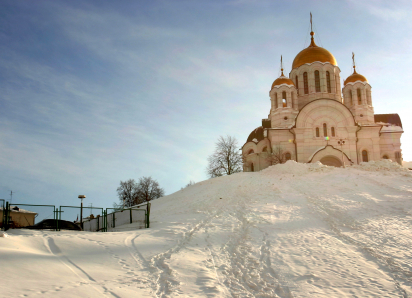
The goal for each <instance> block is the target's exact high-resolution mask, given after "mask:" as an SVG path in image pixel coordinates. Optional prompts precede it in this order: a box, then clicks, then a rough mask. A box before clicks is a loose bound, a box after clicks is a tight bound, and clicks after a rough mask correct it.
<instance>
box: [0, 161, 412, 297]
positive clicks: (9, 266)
mask: <svg viewBox="0 0 412 298" xmlns="http://www.w3.org/2000/svg"><path fill="white" fill-rule="evenodd" d="M411 173H412V172H411V171H408V170H407V169H405V168H403V167H400V166H398V165H397V164H396V163H391V162H390V161H380V162H369V163H365V164H362V165H360V166H353V167H350V168H345V169H342V168H331V167H326V166H323V165H321V164H299V163H295V162H293V161H289V162H287V163H286V164H283V165H277V166H272V167H269V168H267V169H265V170H263V171H261V172H256V173H239V174H235V175H231V176H226V177H221V178H215V179H210V180H207V181H203V182H199V183H197V184H195V185H193V186H190V187H188V188H185V189H183V190H181V191H179V192H176V193H174V194H172V195H169V196H167V197H164V198H161V199H158V200H155V201H154V202H153V205H152V217H151V218H152V220H151V228H150V229H146V230H137V231H122V232H112V233H88V232H50V231H29V230H14V231H10V232H8V237H3V238H0V264H1V268H2V269H3V270H2V271H3V272H6V273H7V274H5V275H4V277H2V278H1V279H0V283H1V285H2V286H1V288H2V291H1V293H0V296H2V297H18V296H24V295H25V296H27V297H38V296H42V297H51V296H56V295H57V296H60V297H94V296H98V295H101V296H107V297H132V296H133V297H409V296H411V295H412V261H411V260H412V252H411V249H410V247H412V233H411V232H412V229H411V228H412V174H411Z"/></svg>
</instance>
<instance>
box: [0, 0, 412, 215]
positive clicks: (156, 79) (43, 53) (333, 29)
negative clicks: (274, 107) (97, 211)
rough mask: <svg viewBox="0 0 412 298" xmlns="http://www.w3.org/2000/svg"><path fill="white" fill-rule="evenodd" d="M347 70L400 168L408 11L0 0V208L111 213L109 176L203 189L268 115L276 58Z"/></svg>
mask: <svg viewBox="0 0 412 298" xmlns="http://www.w3.org/2000/svg"><path fill="white" fill-rule="evenodd" d="M310 11H311V12H312V14H313V21H314V25H315V32H316V36H315V38H316V42H317V44H318V45H321V46H323V47H325V48H326V49H328V50H329V51H330V52H331V53H332V54H333V55H334V56H335V58H336V60H337V61H338V65H339V67H340V69H341V79H342V80H344V79H345V78H346V77H347V76H349V75H350V74H351V70H352V68H351V66H352V65H351V63H352V60H351V54H352V52H355V54H356V61H357V70H358V72H359V73H361V74H363V75H364V76H366V78H367V79H368V80H369V83H370V84H371V86H372V100H373V105H374V108H375V113H399V115H400V116H401V119H402V122H403V127H404V130H405V133H404V134H403V137H402V149H403V156H404V160H407V161H410V160H412V141H411V134H412V120H411V117H410V115H409V113H410V111H412V103H411V96H410V93H409V92H408V87H409V85H410V82H411V81H412V75H411V71H410V69H411V67H412V56H411V55H410V53H411V52H412V49H411V47H412V43H411V40H412V33H411V32H412V20H411V18H410V17H409V15H410V13H411V12H412V2H410V1H329V2H326V1H252V0H238V1H224V0H219V1H179V0H174V1H56V0H53V1H1V3H0V53H1V55H0V168H1V171H0V199H9V198H10V197H9V193H10V190H13V191H14V192H15V195H14V197H13V201H15V202H17V201H18V202H21V203H23V202H24V203H33V204H36V203H37V204H40V203H42V204H54V205H78V203H79V200H78V199H77V196H78V195H79V194H85V195H86V196H87V198H86V200H85V205H87V204H90V203H92V204H93V205H94V206H101V207H110V206H111V205H112V203H113V202H114V201H117V196H116V188H117V187H118V185H119V182H120V180H126V179H130V178H134V179H138V178H139V177H142V176H152V177H153V178H154V179H156V180H158V182H159V184H160V185H161V186H162V187H163V188H164V189H165V192H166V194H170V193H173V192H175V191H177V190H179V189H180V188H181V187H183V186H184V185H185V184H187V183H188V182H189V181H190V180H194V181H196V182H197V181H201V180H205V179H207V176H206V173H205V168H206V164H207V156H208V155H210V154H211V153H212V152H213V149H214V143H215V141H216V140H217V139H218V137H219V136H220V135H233V136H235V137H236V138H237V139H238V140H239V147H240V146H241V145H243V143H244V142H245V141H246V139H247V137H248V135H249V133H250V132H251V131H252V130H253V129H255V128H256V127H258V126H260V125H261V119H262V118H265V117H266V116H267V114H268V113H269V109H270V101H269V97H268V92H269V88H270V86H271V84H272V82H273V81H274V80H275V79H276V78H277V77H278V76H279V74H280V66H279V60H280V55H283V60H284V63H285V71H286V73H289V71H290V67H291V64H292V61H293V59H294V57H295V56H296V54H297V53H298V52H299V51H300V50H302V49H303V48H304V47H306V46H307V45H308V43H309V35H308V33H309V31H308V30H309V12H310Z"/></svg>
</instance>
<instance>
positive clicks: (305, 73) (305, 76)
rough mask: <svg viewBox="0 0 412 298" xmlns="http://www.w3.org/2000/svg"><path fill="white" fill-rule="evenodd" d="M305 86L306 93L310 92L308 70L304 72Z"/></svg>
mask: <svg viewBox="0 0 412 298" xmlns="http://www.w3.org/2000/svg"><path fill="white" fill-rule="evenodd" d="M303 88H304V91H305V94H309V86H308V73H307V72H304V73H303Z"/></svg>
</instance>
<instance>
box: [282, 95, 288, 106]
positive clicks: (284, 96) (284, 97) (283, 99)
mask: <svg viewBox="0 0 412 298" xmlns="http://www.w3.org/2000/svg"><path fill="white" fill-rule="evenodd" d="M282 102H283V106H284V107H286V106H287V105H286V91H283V92H282Z"/></svg>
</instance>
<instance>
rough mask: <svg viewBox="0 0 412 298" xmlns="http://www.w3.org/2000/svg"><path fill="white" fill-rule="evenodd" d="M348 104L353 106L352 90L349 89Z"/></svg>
mask: <svg viewBox="0 0 412 298" xmlns="http://www.w3.org/2000/svg"><path fill="white" fill-rule="evenodd" d="M349 99H350V105H351V106H353V98H352V90H349Z"/></svg>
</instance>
